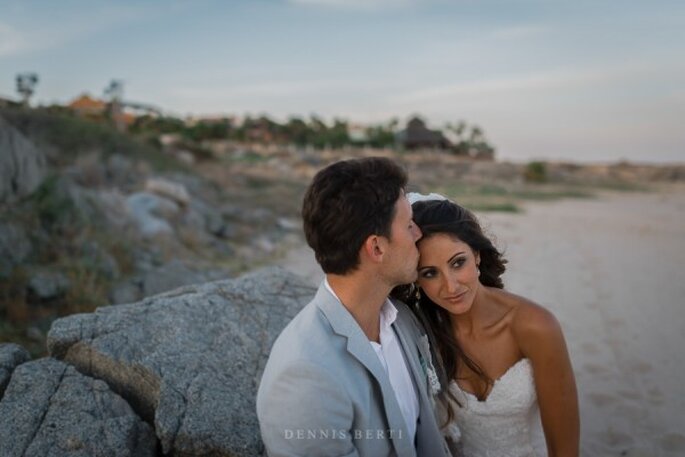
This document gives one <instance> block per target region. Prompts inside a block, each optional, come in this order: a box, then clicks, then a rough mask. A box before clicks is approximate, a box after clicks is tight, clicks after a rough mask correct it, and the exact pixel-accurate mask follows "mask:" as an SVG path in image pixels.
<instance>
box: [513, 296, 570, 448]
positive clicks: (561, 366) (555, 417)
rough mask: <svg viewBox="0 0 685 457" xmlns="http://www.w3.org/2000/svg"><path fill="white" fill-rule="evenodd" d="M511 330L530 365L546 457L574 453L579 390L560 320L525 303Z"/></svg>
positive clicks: (533, 305)
mask: <svg viewBox="0 0 685 457" xmlns="http://www.w3.org/2000/svg"><path fill="white" fill-rule="evenodd" d="M513 330H514V337H515V338H516V341H517V343H518V344H519V347H520V348H521V352H523V354H524V356H526V357H527V358H528V359H529V360H530V361H531V363H532V365H533V377H534V378H535V388H536V391H537V397H538V403H539V405H540V416H541V419H542V428H543V430H544V432H545V441H546V442H547V452H548V453H549V457H567V456H573V457H577V456H578V453H579V440H580V419H579V413H578V393H577V391H576V381H575V377H574V375H573V368H572V367H571V360H570V358H569V355H568V350H567V349H566V342H565V341H564V335H563V333H562V331H561V326H560V325H559V322H558V321H557V319H556V318H555V317H554V315H552V313H550V312H549V311H547V310H546V309H544V308H542V307H540V306H538V305H535V304H533V303H525V304H522V305H521V307H520V309H519V310H517V313H516V317H515V319H514V322H513Z"/></svg>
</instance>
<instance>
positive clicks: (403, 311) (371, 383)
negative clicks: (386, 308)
mask: <svg viewBox="0 0 685 457" xmlns="http://www.w3.org/2000/svg"><path fill="white" fill-rule="evenodd" d="M393 304H394V305H395V306H396V307H397V310H398V314H397V319H396V320H395V323H394V324H393V327H394V329H395V332H396V334H397V337H398V339H399V341H400V345H401V347H402V350H403V352H404V356H405V360H406V362H407V367H408V368H409V371H410V373H411V376H412V379H413V382H414V387H415V390H416V392H417V395H418V400H419V419H418V423H417V429H416V437H415V442H412V441H411V440H410V439H409V438H408V436H407V434H408V432H407V429H406V423H405V421H404V418H403V416H402V412H401V411H400V407H399V404H398V402H397V399H396V397H395V393H394V391H393V388H392V386H391V385H390V380H389V378H388V375H387V373H386V372H385V370H384V369H383V367H382V365H381V363H380V361H379V359H378V356H377V355H376V353H375V352H374V350H373V348H372V347H371V345H370V344H369V340H368V338H367V337H366V335H365V334H364V333H363V332H362V330H361V328H360V327H359V325H358V324H357V322H356V321H355V320H354V318H353V317H352V315H351V314H350V313H349V311H347V309H345V308H344V307H343V306H342V304H341V303H340V302H339V301H338V300H337V299H336V298H335V297H334V296H333V295H332V294H331V293H330V292H329V291H328V290H327V289H326V288H325V286H324V285H323V284H322V285H321V286H320V287H319V290H318V292H317V293H316V295H315V297H314V299H313V300H312V301H311V302H310V303H309V304H308V305H307V306H305V307H304V308H303V309H302V311H300V312H299V313H298V315H297V316H295V318H294V319H293V320H292V321H291V322H290V323H289V324H288V325H287V327H286V328H285V329H284V330H283V332H282V333H281V334H280V335H279V337H278V338H277V340H276V342H275V343H274V346H273V348H272V350H271V354H270V356H269V360H268V362H267V364H266V368H265V370H264V374H263V376H262V380H261V384H260V386H259V391H258V393H257V416H258V417H259V426H260V430H261V434H262V440H263V441H264V445H265V446H266V450H267V453H268V455H269V456H272V457H276V456H362V457H363V456H366V457H383V456H393V455H396V456H398V457H414V456H419V457H422V456H425V457H442V456H449V455H450V453H449V450H448V448H447V445H446V443H445V440H444V438H443V436H442V433H441V432H440V431H439V428H438V425H437V422H436V417H435V414H434V411H433V407H432V402H431V400H430V399H429V396H428V395H429V393H428V388H429V387H428V377H427V374H426V371H425V368H424V367H425V366H426V365H425V361H427V360H430V358H429V357H430V356H429V354H427V353H426V351H427V347H425V345H422V344H419V341H420V339H421V338H422V335H423V330H422V329H421V328H420V326H419V324H418V322H417V321H416V319H415V317H414V315H413V314H412V313H411V311H410V310H409V309H408V308H407V306H406V305H405V304H404V303H401V302H397V301H393Z"/></svg>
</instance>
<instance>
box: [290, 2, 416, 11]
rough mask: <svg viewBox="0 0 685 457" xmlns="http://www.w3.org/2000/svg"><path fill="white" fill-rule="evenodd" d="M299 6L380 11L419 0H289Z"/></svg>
mask: <svg viewBox="0 0 685 457" xmlns="http://www.w3.org/2000/svg"><path fill="white" fill-rule="evenodd" d="M287 1H288V3H290V4H293V5H297V6H313V7H321V8H334V9H345V10H353V11H378V10H386V9H388V8H404V7H407V6H412V5H417V4H418V3H419V0H287Z"/></svg>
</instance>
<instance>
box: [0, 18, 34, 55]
mask: <svg viewBox="0 0 685 457" xmlns="http://www.w3.org/2000/svg"><path fill="white" fill-rule="evenodd" d="M28 48H29V43H28V41H27V40H26V38H25V37H24V36H23V35H22V34H21V33H20V32H19V31H17V30H16V29H14V28H13V27H12V26H10V25H7V24H3V23H0V57H6V56H11V55H14V54H19V53H21V52H22V51H23V50H26V49H28Z"/></svg>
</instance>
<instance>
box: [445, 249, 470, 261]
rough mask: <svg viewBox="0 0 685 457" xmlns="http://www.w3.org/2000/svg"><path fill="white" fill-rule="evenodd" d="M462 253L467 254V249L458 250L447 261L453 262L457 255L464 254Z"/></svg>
mask: <svg viewBox="0 0 685 457" xmlns="http://www.w3.org/2000/svg"><path fill="white" fill-rule="evenodd" d="M462 254H466V251H461V252H457V253H456V254H454V255H453V256H452V257H450V258H449V260H448V261H447V263H452V261H453V260H454V259H455V258H456V257H458V256H460V255H462Z"/></svg>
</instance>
